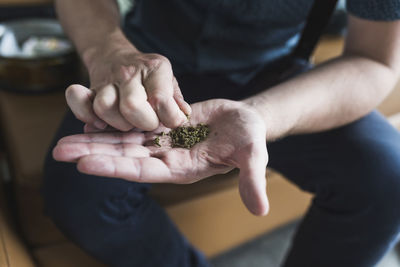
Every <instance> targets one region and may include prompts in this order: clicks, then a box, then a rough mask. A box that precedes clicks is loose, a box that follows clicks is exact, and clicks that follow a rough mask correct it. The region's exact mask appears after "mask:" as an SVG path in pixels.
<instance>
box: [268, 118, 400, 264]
mask: <svg viewBox="0 0 400 267" xmlns="http://www.w3.org/2000/svg"><path fill="white" fill-rule="evenodd" d="M268 147H269V154H270V163H269V164H270V166H271V167H272V168H275V169H276V170H278V171H279V172H281V173H283V174H284V175H285V176H286V177H287V178H288V179H290V180H291V181H293V182H294V183H296V184H297V185H298V186H299V187H301V188H302V189H304V190H306V191H310V192H313V193H314V194H315V197H314V199H313V202H312V205H311V207H310V209H309V211H308V213H307V214H306V216H305V218H304V220H303V222H302V223H301V225H300V227H299V229H298V232H297V234H296V237H295V239H294V241H293V244H292V248H291V250H290V252H289V255H288V258H287V262H286V265H285V266H344V267H346V266H349V267H350V266H360V267H363V266H374V264H375V263H376V262H377V261H379V259H380V258H381V257H382V256H383V255H384V253H385V252H386V251H387V250H388V249H389V248H390V247H391V246H392V245H393V244H394V242H395V241H396V239H397V236H398V233H399V230H400V211H399V209H398V203H399V202H400V133H399V132H398V131H397V130H396V129H394V128H393V127H392V126H391V125H390V124H389V123H388V122H387V121H386V119H385V118H383V116H382V115H380V114H379V113H378V112H372V113H371V114H369V115H367V116H365V117H364V118H362V119H360V120H358V121H356V122H353V123H351V124H349V125H346V126H344V127H340V128H338V129H334V130H331V131H326V132H322V133H315V134H306V135H298V136H291V137H287V138H284V139H282V140H280V141H277V142H275V143H271V144H269V145H268Z"/></svg>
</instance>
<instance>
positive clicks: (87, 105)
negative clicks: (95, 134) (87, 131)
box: [65, 84, 107, 129]
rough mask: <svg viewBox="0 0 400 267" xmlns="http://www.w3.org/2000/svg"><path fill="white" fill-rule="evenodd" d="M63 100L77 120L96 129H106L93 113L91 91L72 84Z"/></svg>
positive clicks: (103, 123) (104, 124)
mask: <svg viewBox="0 0 400 267" xmlns="http://www.w3.org/2000/svg"><path fill="white" fill-rule="evenodd" d="M65 98H66V100H67V103H68V106H69V107H70V108H71V111H72V112H73V113H74V115H75V117H76V118H77V119H78V120H80V121H83V122H85V123H88V124H91V125H94V126H95V127H96V128H98V129H104V128H106V127H107V124H106V123H105V122H104V121H102V120H101V119H100V118H99V117H98V116H97V115H96V114H95V113H94V111H93V103H92V100H93V98H94V93H93V91H91V90H90V89H88V88H86V87H84V86H82V85H79V84H73V85H71V86H69V87H68V88H67V90H66V91H65Z"/></svg>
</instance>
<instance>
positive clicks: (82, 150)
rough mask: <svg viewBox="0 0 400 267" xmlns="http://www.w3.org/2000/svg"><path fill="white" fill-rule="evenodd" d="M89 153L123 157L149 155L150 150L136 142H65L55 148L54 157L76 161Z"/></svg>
mask: <svg viewBox="0 0 400 267" xmlns="http://www.w3.org/2000/svg"><path fill="white" fill-rule="evenodd" d="M88 155H107V156H122V157H149V155H150V151H149V150H148V149H147V148H146V147H144V146H141V145H135V144H101V143H63V144H59V145H57V146H56V147H55V148H54V149H53V157H54V159H56V160H58V161H66V162H76V161H77V160H78V159H79V158H81V157H84V156H88Z"/></svg>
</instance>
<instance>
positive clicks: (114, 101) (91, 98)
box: [66, 41, 191, 131]
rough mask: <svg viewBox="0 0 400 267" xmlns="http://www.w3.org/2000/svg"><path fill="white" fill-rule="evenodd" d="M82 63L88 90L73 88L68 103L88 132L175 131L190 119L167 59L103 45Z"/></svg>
mask: <svg viewBox="0 0 400 267" xmlns="http://www.w3.org/2000/svg"><path fill="white" fill-rule="evenodd" d="M83 59H84V61H85V63H86V66H87V68H88V71H89V76H90V83H91V87H90V89H89V88H86V87H84V86H82V85H76V84H75V85H71V86H69V87H68V88H67V90H66V98H67V103H68V105H69V107H70V108H71V110H72V112H73V113H74V114H75V116H76V117H77V118H78V119H79V120H81V121H83V122H85V123H86V124H87V125H88V126H89V128H92V129H93V127H94V128H95V129H104V128H106V127H107V125H109V126H111V127H113V128H115V129H118V130H121V131H129V130H131V129H132V128H139V129H141V130H146V131H151V130H154V129H156V128H157V127H158V126H159V123H160V122H161V123H162V124H163V125H165V126H166V127H169V128H175V127H177V126H179V125H181V124H182V123H184V122H185V121H186V120H187V118H186V116H185V115H189V114H190V113H191V109H190V106H189V105H188V104H187V103H186V102H185V101H184V99H183V96H182V93H181V91H180V89H179V86H178V83H177V81H176V79H175V77H174V75H173V72H172V68H171V64H170V62H169V60H168V59H167V58H165V57H163V56H161V55H158V54H144V53H141V52H139V51H138V50H136V49H135V47H133V46H132V45H131V44H121V43H118V42H111V41H108V42H107V41H106V42H105V43H104V44H103V45H101V46H99V47H96V48H91V49H88V50H87V51H86V52H85V54H83Z"/></svg>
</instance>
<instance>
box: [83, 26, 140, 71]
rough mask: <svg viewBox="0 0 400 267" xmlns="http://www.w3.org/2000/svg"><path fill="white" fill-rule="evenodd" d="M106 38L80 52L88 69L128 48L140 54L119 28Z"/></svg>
mask: <svg viewBox="0 0 400 267" xmlns="http://www.w3.org/2000/svg"><path fill="white" fill-rule="evenodd" d="M105 36H106V37H103V38H102V39H101V40H98V41H94V42H92V43H91V44H90V45H87V46H86V47H84V48H82V49H81V51H79V54H80V55H81V58H82V61H83V63H84V64H85V66H86V68H87V69H91V68H92V66H93V65H96V64H98V63H97V62H98V60H99V59H101V58H104V56H107V55H110V54H113V53H116V52H118V51H119V50H121V49H126V48H128V49H131V50H133V51H134V52H138V53H139V51H138V50H137V49H136V47H135V46H134V45H133V44H132V43H131V42H130V41H129V40H128V39H127V38H126V37H125V35H124V34H123V32H122V30H121V28H119V27H118V28H116V29H115V30H114V31H112V32H110V33H109V34H107V35H105Z"/></svg>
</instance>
